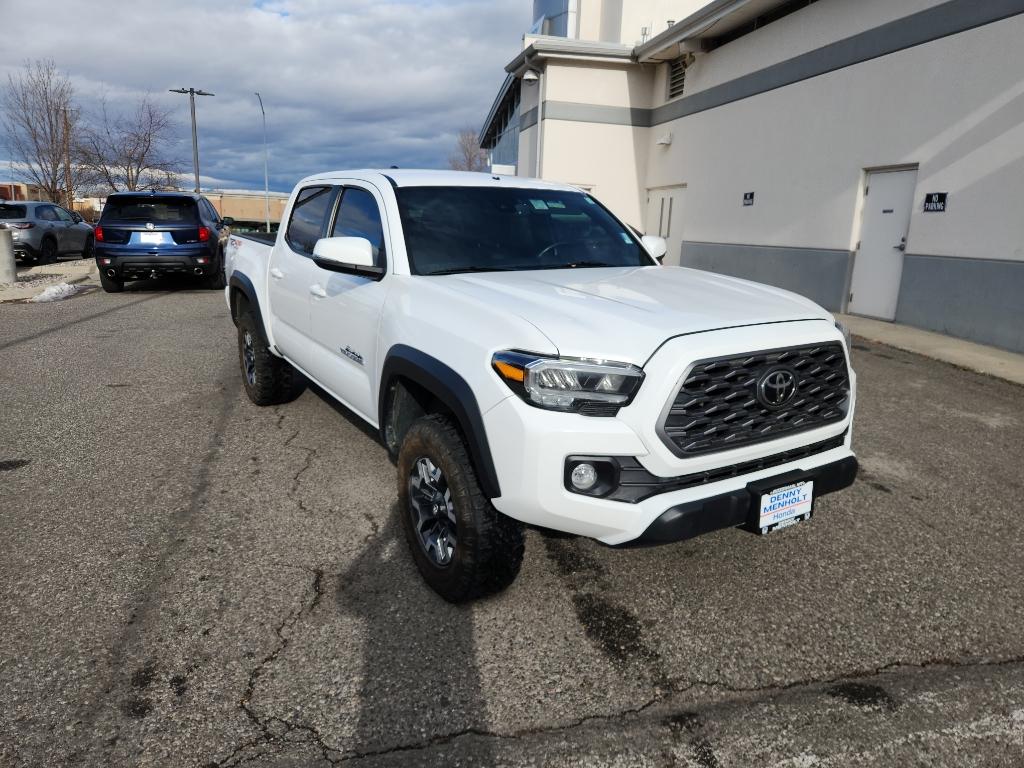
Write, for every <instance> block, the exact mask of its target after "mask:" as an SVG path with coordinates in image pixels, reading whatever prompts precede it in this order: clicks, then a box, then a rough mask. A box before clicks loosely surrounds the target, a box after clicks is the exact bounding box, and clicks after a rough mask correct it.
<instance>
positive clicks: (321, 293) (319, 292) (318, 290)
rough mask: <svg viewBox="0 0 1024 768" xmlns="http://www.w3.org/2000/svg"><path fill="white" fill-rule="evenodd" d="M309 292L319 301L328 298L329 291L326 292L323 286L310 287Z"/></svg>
mask: <svg viewBox="0 0 1024 768" xmlns="http://www.w3.org/2000/svg"><path fill="white" fill-rule="evenodd" d="M309 292H310V293H312V294H313V295H314V296H316V297H317V298H318V299H326V298H327V291H325V290H324V287H323V286H322V285H311V286H309Z"/></svg>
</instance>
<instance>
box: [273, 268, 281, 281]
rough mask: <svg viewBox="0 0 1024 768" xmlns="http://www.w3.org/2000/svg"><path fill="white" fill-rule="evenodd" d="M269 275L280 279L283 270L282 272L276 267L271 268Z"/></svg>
mask: <svg viewBox="0 0 1024 768" xmlns="http://www.w3.org/2000/svg"><path fill="white" fill-rule="evenodd" d="M270 276H271V277H272V278H274V279H275V280H280V279H281V278H282V277H284V272H282V271H281V270H280V269H278V268H277V267H274V268H273V269H271V270H270Z"/></svg>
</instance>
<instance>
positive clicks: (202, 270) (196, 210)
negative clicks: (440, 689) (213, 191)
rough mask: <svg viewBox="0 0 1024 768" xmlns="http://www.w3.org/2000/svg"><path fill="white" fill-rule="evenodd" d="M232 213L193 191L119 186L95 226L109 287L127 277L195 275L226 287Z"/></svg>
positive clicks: (97, 248)
mask: <svg viewBox="0 0 1024 768" xmlns="http://www.w3.org/2000/svg"><path fill="white" fill-rule="evenodd" d="M233 223H234V220H233V219H231V217H226V218H223V219H222V218H221V217H220V215H219V214H218V213H217V210H216V209H215V208H214V207H213V205H212V204H211V203H210V201H209V200H207V199H206V198H205V197H203V196H202V195H198V194H191V193H187V192H118V193H115V194H112V195H110V196H109V197H108V198H107V202H106V205H104V206H103V213H102V215H101V216H100V220H99V222H98V223H97V224H96V228H95V233H94V235H95V254H96V266H97V267H98V268H99V271H100V282H101V283H102V285H103V290H105V291H107V292H108V293H114V292H117V291H120V290H123V289H124V283H125V281H126V280H142V279H146V278H154V277H158V276H160V275H170V274H177V275H195V276H196V277H200V278H202V279H203V281H204V282H205V284H206V285H207V286H208V287H210V288H223V287H224V245H225V243H226V242H227V237H228V233H229V231H230V230H229V227H230V226H231V225H232V224H233Z"/></svg>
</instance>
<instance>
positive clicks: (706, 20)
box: [633, 0, 785, 63]
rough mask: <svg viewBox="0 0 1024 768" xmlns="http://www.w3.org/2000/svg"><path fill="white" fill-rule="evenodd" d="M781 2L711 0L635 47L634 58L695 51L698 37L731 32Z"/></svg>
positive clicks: (658, 58) (652, 58)
mask: <svg viewBox="0 0 1024 768" xmlns="http://www.w3.org/2000/svg"><path fill="white" fill-rule="evenodd" d="M783 2H785V0H714V2H710V3H708V4H707V5H705V6H704V7H703V8H701V9H699V10H698V11H696V12H695V13H692V14H690V15H689V16H687V17H686V18H685V19H683V20H682V21H677V22H676V23H675V24H673V25H672V26H671V27H669V28H668V29H666V30H665V31H664V32H662V33H661V34H660V35H656V36H655V37H652V38H651V39H650V40H648V41H647V42H646V43H644V44H643V45H639V46H637V47H636V49H635V51H634V52H633V53H634V57H635V59H636V61H639V62H641V63H643V62H651V61H667V60H669V59H674V58H676V57H678V56H680V55H681V54H683V53H687V52H688V51H698V50H700V41H701V40H706V39H709V38H714V37H718V36H719V35H723V34H725V33H726V32H730V31H731V30H733V29H735V28H736V27H738V26H740V25H742V24H745V23H747V22H748V21H750V20H751V19H754V18H757V17H758V16H760V15H761V14H762V13H765V12H766V11H769V10H771V9H772V8H775V7H776V6H779V5H782V3H783Z"/></svg>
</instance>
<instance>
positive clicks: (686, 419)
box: [658, 342, 850, 456]
mask: <svg viewBox="0 0 1024 768" xmlns="http://www.w3.org/2000/svg"><path fill="white" fill-rule="evenodd" d="M779 382H781V383H782V384H786V383H788V382H792V389H793V391H792V394H790V395H789V396H788V397H787V398H784V399H783V401H782V402H780V403H778V404H776V403H774V402H773V396H777V393H778V392H779V391H780V390H779V386H781V385H780V384H779ZM788 389H789V387H786V389H785V391H786V392H788ZM849 399H850V379H849V375H848V372H847V368H846V355H845V354H844V353H843V346H842V344H839V343H838V342H830V343H827V344H814V345H808V346H801V347H787V348H785V349H776V350H771V351H766V352H752V353H750V354H747V355H735V356H732V357H721V358H715V359H713V360H702V361H700V362H698V363H696V364H695V365H694V366H693V368H691V369H690V371H689V372H688V373H687V374H686V378H685V379H684V380H683V383H682V385H681V386H680V388H679V392H678V393H677V394H676V397H675V398H674V399H673V400H672V402H671V403H669V405H668V406H667V407H666V408H665V411H664V413H663V415H662V419H661V423H660V424H659V426H658V433H659V434H660V435H661V438H662V440H664V441H665V444H666V445H668V447H669V448H671V449H672V451H673V453H675V454H676V455H678V456H696V455H699V454H704V453H711V452H713V451H724V450H729V449H732V448H737V447H739V446H743V445H751V444H753V443H760V442H764V441H766V440H775V439H777V438H779V437H783V436H785V435H791V434H794V433H796V432H805V431H807V430H809V429H815V428H817V427H821V426H824V425H826V424H830V423H833V422H837V421H842V420H843V419H844V418H845V417H846V413H847V410H848V408H849Z"/></svg>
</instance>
